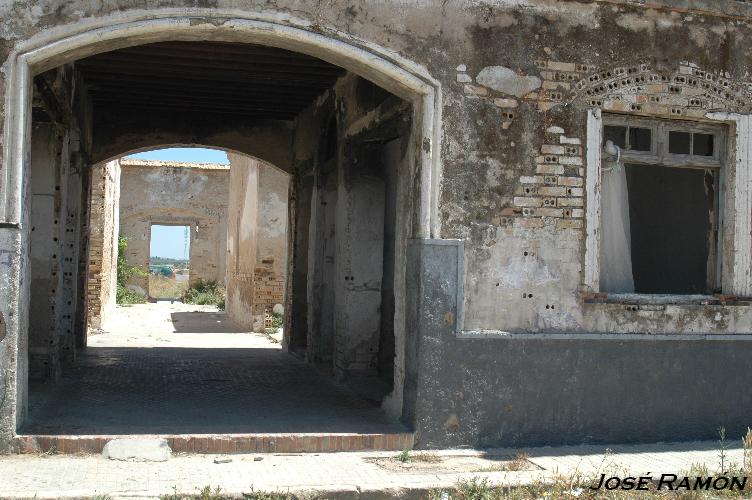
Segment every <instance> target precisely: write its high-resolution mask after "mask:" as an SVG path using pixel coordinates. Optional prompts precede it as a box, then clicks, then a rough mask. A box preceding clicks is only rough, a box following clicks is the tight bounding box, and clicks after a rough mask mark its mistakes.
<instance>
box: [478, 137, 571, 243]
mask: <svg viewBox="0 0 752 500" xmlns="http://www.w3.org/2000/svg"><path fill="white" fill-rule="evenodd" d="M582 165H583V159H582V146H581V145H580V140H579V139H578V138H574V137H567V136H566V135H564V129H563V128H561V127H556V126H552V127H549V128H548V130H547V132H546V143H545V144H543V145H542V146H541V148H540V154H539V155H538V156H536V158H535V174H534V175H523V176H521V177H520V185H519V186H518V187H517V190H516V191H515V196H514V198H513V199H512V206H511V207H506V208H503V209H502V211H501V214H500V216H497V217H495V218H493V219H492V222H493V223H494V224H498V225H502V226H515V227H525V228H537V227H543V226H544V225H546V219H550V220H552V223H555V224H556V227H557V228H559V229H580V228H582V227H583V220H582V219H583V217H584V215H585V214H584V210H583V209H582V207H583V205H584V200H583V188H582V186H583V182H584V170H583V167H582ZM554 220H555V222H553V221H554Z"/></svg>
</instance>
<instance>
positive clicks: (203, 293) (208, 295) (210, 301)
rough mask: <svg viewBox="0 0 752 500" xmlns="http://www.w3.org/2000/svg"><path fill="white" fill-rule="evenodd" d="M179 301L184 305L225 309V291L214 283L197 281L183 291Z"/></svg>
mask: <svg viewBox="0 0 752 500" xmlns="http://www.w3.org/2000/svg"><path fill="white" fill-rule="evenodd" d="M181 300H182V301H183V303H185V304H197V305H202V306H217V308H218V309H224V308H225V289H224V288H223V287H222V286H221V285H219V284H218V283H217V282H216V281H206V282H204V281H200V280H199V281H198V282H197V283H195V284H194V285H192V286H191V287H190V288H188V290H186V291H185V293H184V294H183V296H182V297H181Z"/></svg>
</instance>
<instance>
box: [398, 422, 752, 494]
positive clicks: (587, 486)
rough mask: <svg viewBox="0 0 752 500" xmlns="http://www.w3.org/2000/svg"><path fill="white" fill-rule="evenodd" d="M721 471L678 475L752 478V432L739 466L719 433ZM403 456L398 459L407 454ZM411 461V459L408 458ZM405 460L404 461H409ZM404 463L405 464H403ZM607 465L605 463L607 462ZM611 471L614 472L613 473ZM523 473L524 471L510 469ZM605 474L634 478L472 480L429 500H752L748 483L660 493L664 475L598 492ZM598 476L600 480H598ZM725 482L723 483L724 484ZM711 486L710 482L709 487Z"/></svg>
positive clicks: (696, 469)
mask: <svg viewBox="0 0 752 500" xmlns="http://www.w3.org/2000/svg"><path fill="white" fill-rule="evenodd" d="M718 436H719V440H718V468H717V470H715V471H714V470H711V469H710V468H708V467H707V466H706V465H703V464H695V465H693V466H692V467H691V468H690V470H688V471H684V472H681V473H678V474H676V475H677V476H678V478H682V477H684V476H686V477H687V478H689V481H690V484H693V483H694V481H695V480H696V479H702V480H707V478H713V480H715V479H717V478H724V477H725V478H728V479H730V478H737V479H738V480H739V481H741V480H743V479H744V478H745V477H752V429H747V434H746V435H745V436H744V437H743V438H742V448H743V463H742V464H736V463H733V462H729V460H728V445H727V435H726V430H725V428H723V427H720V428H719V429H718ZM406 453H407V452H406V451H405V452H402V453H401V454H400V455H398V456H397V459H398V460H399V459H400V456H402V455H404V454H406ZM406 456H407V457H408V459H407V460H409V459H410V458H409V455H406ZM523 459H527V455H524V454H520V455H518V457H516V458H515V460H519V461H522V460H523ZM407 460H404V461H407ZM401 461H403V460H401ZM604 462H605V461H604ZM609 469H610V470H609ZM507 470H520V469H511V468H510V469H507ZM601 473H605V475H606V477H609V476H613V477H620V478H625V477H627V476H630V474H627V473H626V472H625V471H622V470H618V468H617V467H613V468H606V470H603V471H601V472H600V473H599V474H594V475H593V476H589V475H588V476H587V477H586V476H584V475H583V474H581V473H575V474H573V475H571V476H555V477H553V478H552V479H544V480H536V481H533V482H532V483H531V484H526V485H521V486H512V487H509V486H506V487H501V486H495V485H493V484H492V483H491V482H490V481H489V480H488V479H487V478H472V479H470V480H467V481H460V482H458V483H457V485H456V486H455V487H453V488H435V489H433V490H431V491H430V492H429V494H428V499H429V500H502V499H504V500H507V499H509V500H534V499H536V500H537V499H541V498H550V499H565V500H575V499H577V500H583V499H587V500H596V499H597V500H600V499H611V500H621V499H632V498H655V499H658V498H666V499H677V500H678V499H682V500H701V499H703V500H704V499H717V498H752V483H750V482H749V481H747V482H746V484H745V486H744V489H742V490H740V489H738V488H726V489H715V488H713V487H709V488H707V489H706V488H700V489H696V490H692V489H689V490H688V489H686V488H680V487H677V484H678V482H675V483H674V487H675V489H674V490H669V489H668V488H667V487H666V486H665V485H664V487H663V488H661V489H658V483H659V478H660V476H661V475H660V474H658V475H657V476H658V477H656V474H653V477H654V478H655V479H654V481H652V482H647V484H646V487H647V489H646V490H639V491H638V490H636V489H634V488H633V489H626V490H625V489H621V488H617V489H613V490H608V489H606V488H604V487H601V488H600V489H597V490H594V489H592V488H591V487H593V486H595V485H596V483H597V482H598V480H599V478H600V474H601ZM596 476H597V477H596ZM722 481H723V480H722ZM707 484H708V485H709V484H710V482H708V483H707Z"/></svg>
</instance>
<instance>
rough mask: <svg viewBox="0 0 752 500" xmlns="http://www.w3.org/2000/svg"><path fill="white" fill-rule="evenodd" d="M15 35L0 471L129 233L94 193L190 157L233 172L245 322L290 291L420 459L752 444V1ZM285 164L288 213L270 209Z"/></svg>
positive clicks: (44, 28) (3, 223)
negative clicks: (153, 166) (725, 437)
mask: <svg viewBox="0 0 752 500" xmlns="http://www.w3.org/2000/svg"><path fill="white" fill-rule="evenodd" d="M0 18H2V20H3V23H2V24H1V25H0V38H2V40H3V43H2V45H0V59H2V60H3V61H4V62H3V66H2V72H1V73H0V89H1V90H2V95H3V104H2V106H3V107H2V109H3V121H2V145H3V148H2V161H1V162H0V194H1V196H0V391H2V392H0V448H2V449H5V450H11V449H13V448H14V446H15V444H14V443H16V440H17V437H18V435H19V434H20V433H22V430H23V424H24V418H25V415H26V414H27V411H28V384H29V379H30V377H31V378H33V377H54V376H55V374H56V373H57V372H59V371H63V372H64V371H65V370H66V367H67V366H69V365H74V364H75V359H76V353H77V351H78V350H80V349H83V348H85V345H86V328H85V326H86V317H87V308H88V307H89V305H90V304H91V301H92V300H94V299H92V297H91V295H89V294H87V292H86V277H87V263H88V262H89V255H90V252H91V251H92V250H93V249H94V248H96V247H97V245H99V247H103V242H105V241H110V242H112V241H113V238H114V235H115V234H116V233H117V231H115V230H114V229H113V228H112V227H107V225H106V224H91V223H90V221H91V220H92V219H91V217H90V215H91V214H89V213H88V207H89V203H88V200H89V199H90V198H91V197H92V196H93V195H94V194H95V193H104V192H106V191H107V187H106V186H105V185H104V184H97V182H95V180H97V179H99V178H101V176H105V177H106V176H109V177H108V178H109V179H110V180H111V181H114V179H115V178H116V177H117V176H118V175H120V176H121V177H122V176H125V175H126V172H127V171H130V170H129V169H133V170H132V171H133V172H136V171H138V170H139V169H140V168H142V167H141V166H138V165H133V166H129V167H127V168H125V167H124V168H122V169H121V170H120V171H119V173H117V172H116V169H115V168H114V167H113V166H112V165H111V163H112V162H113V161H114V160H116V159H117V158H121V157H122V156H124V155H127V154H130V153H132V152H136V151H141V150H145V149H153V148H156V147H167V146H172V145H196V146H207V147H213V148H221V149H226V150H228V151H230V152H231V154H230V157H231V160H232V158H233V157H235V159H234V160H232V162H233V163H232V167H231V168H230V173H229V176H230V180H229V184H230V195H229V204H228V207H226V213H225V215H224V217H223V218H221V217H220V218H217V219H216V220H217V221H220V220H221V222H217V224H225V225H226V226H227V228H228V234H230V235H232V237H230V238H227V239H226V242H225V243H221V238H219V239H217V240H216V241H214V242H213V243H214V244H216V245H217V246H218V248H217V251H223V252H226V253H227V259H226V264H225V265H226V266H227V269H226V272H225V271H221V270H219V269H218V270H217V272H218V273H219V274H221V273H224V274H225V275H226V276H228V298H227V300H228V314H230V315H231V316H232V315H233V314H235V315H241V316H242V315H243V314H246V315H247V311H248V309H247V304H249V303H251V302H250V300H251V299H249V297H252V296H253V293H254V283H261V282H262V279H263V278H269V277H270V276H271V277H272V279H271V280H270V282H273V285H271V286H272V288H274V289H275V290H278V289H281V288H282V287H283V288H284V291H285V292H284V306H285V313H286V314H285V326H284V339H283V346H284V349H286V350H288V351H289V352H293V353H297V354H298V355H300V356H301V357H304V359H305V360H306V361H307V362H309V363H312V364H315V365H318V366H325V367H329V368H330V369H331V371H332V374H333V376H335V377H337V378H338V379H340V380H355V379H358V378H359V377H365V380H378V381H379V383H380V384H382V385H383V387H384V390H383V394H382V398H381V407H382V408H383V409H384V411H385V412H386V413H387V414H388V415H389V416H390V417H391V418H393V419H394V420H395V421H400V422H402V423H403V424H404V425H406V426H407V427H409V428H410V429H411V431H412V432H413V433H414V436H415V445H416V446H418V447H422V448H432V447H440V446H462V445H470V446H522V445H525V446H528V445H542V444H561V443H581V442H615V441H616V442H626V441H668V440H683V439H684V440H686V439H696V438H708V437H712V436H714V435H715V433H716V429H717V428H718V427H720V426H723V427H725V428H726V429H727V431H728V433H729V435H736V434H739V435H740V434H741V433H742V430H745V429H746V427H747V426H749V425H752V421H750V413H752V396H750V395H749V394H748V391H743V390H739V389H740V388H743V387H745V386H746V385H747V384H748V382H749V380H750V361H749V360H750V359H752V299H751V298H750V297H752V270H751V263H752V154H751V153H750V148H752V56H751V55H750V54H749V51H748V49H747V47H748V46H749V43H750V40H752V25H751V23H752V5H751V4H749V3H748V2H745V1H741V0H722V1H709V0H651V1H649V2H638V1H631V0H593V1H582V2H580V1H556V0H515V1H511V0H510V1H507V0H485V1H479V2H466V1H462V2H457V3H451V2H450V3H446V2H418V1H415V2H398V1H388V0H385V1H380V2H367V3H364V2H350V1H347V0H336V1H333V2H330V3H328V4H326V5H322V4H319V3H313V2H300V1H296V0H275V1H273V2H260V1H250V2H242V7H241V3H239V2H235V1H233V0H207V1H193V0H173V1H169V2H164V1H162V2H157V1H154V2H151V1H146V2H143V1H140V2H136V1H132V0H109V1H107V2H92V1H90V0H69V1H67V2H45V1H30V2H23V3H21V2H15V3H10V4H8V3H6V4H4V5H2V6H0ZM155 75H157V77H155ZM260 163H263V164H265V165H271V166H273V167H274V168H275V169H277V170H275V172H277V173H278V174H280V175H285V176H289V189H287V187H286V186H285V185H284V184H282V181H281V180H275V179H270V180H269V181H268V182H269V183H270V185H272V184H273V185H275V186H277V187H276V188H275V189H274V193H275V196H273V197H271V198H268V199H262V198H261V195H260V194H259V193H254V192H250V191H249V189H250V188H249V186H254V185H260V184H259V183H261V182H262V181H260V180H259V179H261V178H262V177H263V175H265V174H264V171H263V170H262V169H260V168H259V164H260ZM95 165H98V166H99V167H97V168H99V169H100V170H101V173H100V175H99V177H96V176H92V175H91V172H92V169H93V168H94V166H95ZM236 166H237V168H235V167H236ZM128 175H129V174H128ZM285 182H286V181H285ZM280 193H282V195H283V196H285V197H287V198H286V199H285V200H284V202H285V207H286V208H285V211H286V217H287V220H286V229H287V232H286V234H287V240H286V242H285V245H286V248H287V258H286V259H276V258H275V259H271V260H269V259H266V257H267V256H268V255H272V254H274V252H273V251H270V250H269V249H268V248H265V247H263V245H262V244H261V243H260V242H261V240H262V239H263V240H264V241H275V243H273V244H275V245H277V244H279V242H280V240H279V238H281V237H282V236H281V235H280V234H279V232H277V231H276V230H275V227H276V226H275V225H274V224H270V225H268V226H267V229H268V231H267V233H265V234H264V235H263V238H261V237H259V236H258V235H257V234H256V232H258V231H261V229H260V227H261V226H260V225H257V224H253V223H249V220H254V221H255V220H257V219H258V218H259V217H260V215H259V213H260V212H265V210H260V209H259V206H260V204H262V203H265V204H270V205H274V206H277V207H278V206H280V203H281V202H282V201H283V200H280V199H279V198H280ZM123 206H124V205H123V204H122V202H121V211H122V210H123ZM141 207H142V208H143V207H144V205H143V204H141ZM173 208H174V211H175V216H176V217H182V216H183V215H181V214H183V213H184V212H182V211H184V210H188V209H189V207H188V206H187V205H183V204H180V203H178V204H176V205H175V206H174V207H173ZM138 210H139V208H138V207H134V208H133V212H132V215H133V216H134V217H135V218H134V219H133V220H134V221H136V222H137V223H138V224H142V223H145V222H144V220H145V219H144V217H143V216H138V215H137V212H138ZM191 217H192V216H191ZM119 220H120V224H121V227H122V226H123V224H124V222H123V221H125V220H128V219H127V218H124V214H121V215H120V219H119ZM191 220H194V219H191ZM136 222H134V223H136ZM233 228H234V229H233ZM138 231H141V232H142V233H143V229H138ZM200 233H201V229H200V228H199V234H200ZM249 242H250V243H249ZM257 242H258V243H257ZM221 245H226V246H225V247H222V246H221ZM212 251H214V250H212ZM105 253H106V252H102V256H101V258H102V259H103V260H104V259H107V258H110V259H111V254H108V255H105ZM264 260H266V262H265V263H264ZM283 260H284V262H283ZM208 261H211V257H208ZM259 263H264V264H265V265H266V266H267V267H266V268H263V269H261V270H259V268H260V267H263V266H259ZM219 274H218V275H219ZM275 280H276V281H275ZM280 280H284V284H283V283H282V282H281V281H280ZM108 286H111V285H106V284H105V285H102V287H101V288H102V289H107V287H108ZM87 300H88V301H89V305H87ZM96 300H101V298H100V299H96ZM233 304H235V306H233ZM233 307H234V308H235V309H234V310H235V311H236V312H233ZM244 311H245V312H244ZM241 319H242V318H241ZM246 321H250V324H252V323H253V319H252V318H251V319H250V320H249V319H248V318H247V317H246Z"/></svg>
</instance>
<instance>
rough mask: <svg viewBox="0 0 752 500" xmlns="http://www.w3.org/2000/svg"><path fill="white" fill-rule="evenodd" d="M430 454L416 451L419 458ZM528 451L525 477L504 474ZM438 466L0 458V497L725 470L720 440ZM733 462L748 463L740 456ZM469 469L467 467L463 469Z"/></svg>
mask: <svg viewBox="0 0 752 500" xmlns="http://www.w3.org/2000/svg"><path fill="white" fill-rule="evenodd" d="M421 453H423V452H412V453H411V456H412V457H413V460H415V457H416V456H419V455H420V454H421ZM520 453H524V454H525V455H526V456H527V457H528V458H527V462H528V463H529V466H527V467H525V470H515V471H505V470H496V469H497V468H501V467H503V466H504V464H505V463H506V462H505V461H506V460H509V459H510V458H512V457H515V456H519V454H520ZM430 455H431V456H432V457H438V459H439V462H435V460H436V458H432V462H431V463H429V464H426V463H424V462H421V461H414V462H413V463H412V464H411V463H408V464H402V463H400V462H399V461H398V460H396V458H395V454H394V453H386V452H363V453H354V452H350V453H323V454H318V453H307V454H263V455H259V454H241V455H222V454H217V455H185V454H182V455H181V454H177V455H176V456H174V457H173V458H171V459H170V460H169V461H168V462H151V463H147V462H121V461H114V460H107V459H105V458H104V457H102V456H100V455H86V456H85V455H82V456H71V455H10V456H0V498H30V497H36V498H74V497H93V496H96V495H108V496H110V497H111V498H113V499H118V498H158V497H159V496H160V495H167V494H171V493H174V492H178V493H181V494H189V493H197V492H198V491H199V490H200V489H202V488H204V487H206V486H209V487H211V488H212V489H214V488H216V487H219V488H220V489H221V491H222V492H224V493H225V494H228V495H241V494H242V493H249V492H251V491H269V492H292V493H301V492H307V493H308V494H312V495H314V496H318V497H320V498H394V497H403V498H420V497H421V496H423V495H425V493H426V492H427V491H428V490H430V489H431V488H437V487H442V488H446V487H452V486H454V485H456V484H457V482H458V481H460V480H469V479H472V478H486V479H488V480H489V481H490V482H491V483H492V484H495V485H506V486H515V485H521V484H529V483H532V482H533V481H541V480H550V479H551V478H553V477H554V476H555V475H557V474H560V475H564V476H571V475H574V474H579V475H581V476H582V477H584V478H586V479H587V478H588V477H592V478H593V480H594V481H595V480H596V478H597V477H598V474H599V473H601V472H619V473H623V474H631V475H644V474H646V473H648V472H651V473H652V475H653V476H654V477H657V476H659V475H660V474H663V473H672V474H680V473H682V472H686V471H688V470H689V469H690V468H691V467H692V466H693V465H694V464H698V463H703V464H706V465H707V466H708V467H709V469H710V470H711V471H713V470H715V468H716V467H717V465H718V450H717V443H715V442H697V443H680V444H655V445H610V446H605V445H598V446H596V445H592V446H571V447H545V448H531V449H524V450H519V449H496V450H483V451H476V450H434V451H432V452H430ZM727 459H728V460H732V461H736V463H741V460H742V449H741V448H738V447H730V448H729V449H728V450H727ZM458 464H464V465H458ZM468 464H470V465H468Z"/></svg>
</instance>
